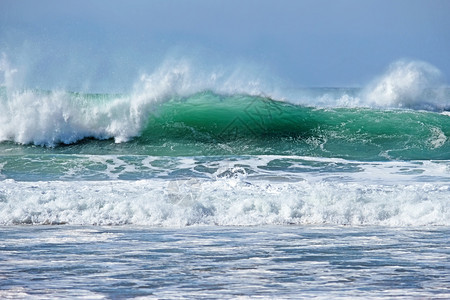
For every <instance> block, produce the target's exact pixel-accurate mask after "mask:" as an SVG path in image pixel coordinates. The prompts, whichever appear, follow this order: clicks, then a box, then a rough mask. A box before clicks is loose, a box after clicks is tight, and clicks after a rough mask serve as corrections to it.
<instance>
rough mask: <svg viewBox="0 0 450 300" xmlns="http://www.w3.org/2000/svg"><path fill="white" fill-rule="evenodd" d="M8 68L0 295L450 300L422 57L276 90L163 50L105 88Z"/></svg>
mask: <svg viewBox="0 0 450 300" xmlns="http://www.w3.org/2000/svg"><path fill="white" fill-rule="evenodd" d="M20 72H21V70H20V69H16V68H14V66H11V64H10V63H9V61H8V59H7V57H6V55H3V57H2V59H1V60H0V74H2V76H0V79H1V82H2V85H1V87H0V240H1V245H0V251H1V252H0V259H1V262H0V279H1V281H2V283H1V284H0V296H1V297H14V298H16V297H19V298H21V297H22V298H39V299H42V298H48V299H50V298H55V297H58V298H59V297H62V298H77V297H85V298H136V297H145V298H218V297H225V298H239V297H242V298H251V297H262V298H292V297H316V298H317V297H318V298H320V297H323V295H325V294H327V298H329V297H330V296H332V297H335V298H340V297H342V298H348V297H352V298H358V297H361V298H373V297H380V296H385V297H418V298H446V297H449V296H450V294H449V290H448V282H449V280H450V277H449V270H450V265H449V263H448V261H449V248H448V243H449V240H448V236H449V235H448V234H449V229H450V221H449V220H450V202H449V199H450V88H449V87H448V86H446V85H445V84H444V83H443V80H442V74H440V71H439V70H438V69H437V68H436V67H434V66H432V65H430V64H428V63H426V62H420V61H407V60H402V61H398V62H395V63H393V64H392V65H390V66H389V67H388V68H387V70H386V72H385V73H384V74H382V75H381V76H379V77H377V78H375V79H374V80H373V81H372V82H371V83H370V84H368V85H367V86H365V87H357V88H355V87H320V88H310V87H303V88H284V87H281V86H279V85H277V84H274V83H273V82H270V80H267V78H266V79H263V78H255V77H252V76H250V75H249V74H248V73H246V72H245V70H243V69H239V68H237V69H235V70H232V71H230V70H224V69H217V70H214V69H213V70H211V71H208V72H204V71H202V72H200V71H197V70H196V68H195V65H193V64H192V63H191V62H189V61H187V60H180V61H174V60H168V61H166V62H164V63H163V64H162V65H161V66H160V67H159V68H156V69H155V71H154V72H152V73H150V74H142V76H140V78H139V80H138V81H137V82H136V84H135V86H133V87H132V88H131V89H130V91H129V92H124V93H119V94H118V93H108V92H102V93H93V92H92V91H88V92H86V91H72V90H65V89H62V88H58V89H51V88H49V89H43V88H39V89H37V88H35V89H30V88H27V87H24V86H22V85H21V84H19V80H18V79H17V78H18V74H20ZM243 279H244V280H243ZM324 293H325V294H324Z"/></svg>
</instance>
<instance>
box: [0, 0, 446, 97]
mask: <svg viewBox="0 0 450 300" xmlns="http://www.w3.org/2000/svg"><path fill="white" fill-rule="evenodd" d="M449 15H450V1H448V0H440V1H439V0H423V1H417V0H386V1H385V0H375V1H371V0H364V1H361V0H347V1H338V0H329V1H325V0H311V1H301V0H292V1H287V0H284V1H283V0H273V1H268V0H254V1H252V0H239V1H238V0H223V1H222V0H216V1H214V0H203V1H199V0H198V1H183V0H178V1H175V0H164V1H163V0H160V1H156V0H154V1H138V0H132V1H111V0H97V1H91V0H89V1H79V0H77V1H70V0H69V1H21V0H1V1H0V52H1V53H3V54H4V55H6V57H7V59H8V61H9V62H10V64H11V65H14V66H15V67H17V68H18V70H19V71H21V72H22V75H21V78H22V80H23V81H24V82H26V83H27V84H29V85H34V86H40V85H43V86H46V87H50V86H51V85H53V84H54V85H56V86H58V85H60V84H63V83H62V82H63V81H70V82H71V83H70V84H68V83H67V82H65V83H64V84H66V85H69V86H71V87H72V88H77V87H81V86H82V85H83V84H85V83H86V81H89V82H90V83H89V86H90V88H91V89H105V88H107V87H108V86H112V85H114V86H116V87H117V89H119V90H120V89H126V87H127V86H131V85H132V83H133V81H134V80H135V79H136V78H137V76H138V75H139V73H142V72H149V73H151V72H152V70H153V69H154V68H155V67H156V66H158V65H159V64H160V63H161V62H162V61H163V60H164V59H165V58H167V57H179V58H181V57H183V58H188V59H193V60H194V61H195V62H196V63H198V68H199V70H201V69H202V68H205V66H211V65H214V64H219V65H220V64H224V65H236V66H237V65H240V64H251V65H254V66H259V67H261V68H262V69H264V70H266V71H268V72H269V73H271V74H274V75H276V76H277V77H279V78H282V79H283V80H285V81H286V82H287V83H289V84H290V85H294V86H358V85H364V84H365V83H366V82H367V81H369V80H370V79H372V78H373V77H374V76H376V75H378V74H380V73H382V72H383V71H384V70H385V69H386V67H387V66H388V65H389V64H390V63H391V62H394V61H396V60H398V59H404V58H406V59H412V60H422V61H426V62H428V63H430V64H432V65H434V66H436V67H437V68H438V69H440V70H441V71H442V72H443V74H444V76H445V77H446V78H447V82H448V78H449V76H450V17H449Z"/></svg>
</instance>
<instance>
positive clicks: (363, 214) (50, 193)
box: [0, 172, 450, 227]
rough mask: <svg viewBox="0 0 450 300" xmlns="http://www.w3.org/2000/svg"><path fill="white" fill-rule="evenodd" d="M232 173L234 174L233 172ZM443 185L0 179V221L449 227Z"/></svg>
mask: <svg viewBox="0 0 450 300" xmlns="http://www.w3.org/2000/svg"><path fill="white" fill-rule="evenodd" d="M236 174H239V172H236ZM449 193H450V186H449V185H448V184H436V183H413V184H396V185H383V184H366V183H364V182H345V181H338V182H334V181H331V182H327V181H317V182H312V181H299V182H275V181H264V180H262V181H258V180H253V181H252V180H250V181H249V180H247V179H245V176H234V177H225V178H219V179H217V180H203V179H186V180H177V181H170V182H169V183H167V181H164V180H141V181H131V182H130V181H101V182H89V181H87V182H86V181H81V182H79V181H71V182H61V181H53V182H16V181H13V180H4V181H0V212H1V215H0V224H61V223H68V224H97V225H105V224H137V225H151V226H169V227H172V226H176V227H178V226H187V225H195V224H203V225H239V226H242V225H244V226H245V225H261V224H346V225H388V226H423V225H446V226H448V225H450V222H449V220H450V206H449V202H448V195H449Z"/></svg>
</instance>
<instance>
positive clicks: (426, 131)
mask: <svg viewBox="0 0 450 300" xmlns="http://www.w3.org/2000/svg"><path fill="white" fill-rule="evenodd" d="M194 69H195V68H193V66H192V65H191V64H190V63H189V62H188V61H183V60H182V61H167V62H165V63H164V64H163V65H162V66H161V67H160V68H159V69H157V70H156V71H155V72H154V73H152V74H144V75H142V76H141V78H140V80H139V82H138V83H136V86H135V87H134V90H133V92H132V93H128V94H123V95H117V94H82V93H74V92H67V91H60V90H56V91H43V90H30V89H25V90H23V89H13V88H11V86H12V85H13V83H12V82H13V81H14V74H16V73H17V72H18V71H17V70H15V69H13V68H11V67H10V66H9V64H8V62H7V60H6V58H5V57H3V58H2V60H1V64H0V71H1V72H2V73H3V77H4V79H3V81H4V83H3V85H4V87H3V88H0V142H8V141H11V142H15V143H19V144H25V145H26V144H33V145H40V146H47V147H56V146H58V145H69V144H75V143H78V142H80V141H82V140H85V139H87V138H93V139H96V140H108V139H113V140H114V141H115V142H116V143H125V142H130V141H131V142H133V143H134V144H133V145H136V143H137V144H139V145H142V144H147V145H148V144H154V145H159V146H161V145H162V144H164V143H167V145H168V147H169V148H177V147H179V145H182V144H183V143H184V145H187V146H186V147H187V148H188V149H193V148H205V149H207V148H212V150H206V152H207V153H206V152H205V151H186V152H184V153H183V152H174V154H175V155H196V154H199V155H201V154H205V153H206V154H208V153H209V154H225V153H237V154H244V153H245V151H244V150H245V149H247V153H250V154H294V155H315V156H323V155H324V156H339V157H347V158H352V157H353V158H356V159H363V158H362V157H359V156H358V155H356V153H357V152H361V153H364V152H369V153H370V155H371V156H370V157H368V159H371V158H373V157H379V158H380V157H383V156H384V157H385V158H405V159H422V158H426V157H430V158H436V159H447V158H448V155H447V156H446V154H448V153H449V141H448V137H449V136H450V129H449V126H450V125H449V122H450V121H449V118H448V116H447V115H446V114H445V109H448V107H450V105H449V103H450V97H449V95H448V94H449V90H448V89H441V88H437V87H436V86H437V84H438V83H439V77H440V73H439V71H438V70H437V69H436V68H434V67H433V66H431V65H429V64H426V63H423V62H405V61H402V62H397V63H395V64H393V65H392V66H391V67H390V68H389V70H388V72H387V73H386V74H385V75H383V76H381V77H380V78H379V79H377V80H376V81H374V83H373V84H371V85H369V86H368V87H366V88H365V89H348V88H347V89H343V88H334V89H333V88H317V89H301V90H297V91H296V93H293V94H292V95H294V96H292V95H291V96H289V97H283V96H282V93H279V92H278V93H275V92H273V90H274V89H268V90H265V89H266V88H267V86H268V85H267V84H264V83H263V82H264V81H263V80H253V79H251V78H250V79H246V80H244V79H243V78H245V75H243V74H245V72H244V71H242V70H235V71H234V72H225V71H223V72H219V71H217V72H212V73H198V72H195V71H194ZM399 108H402V110H399ZM405 108H406V110H405ZM411 109H415V110H416V111H411ZM417 110H419V111H417ZM422 110H430V111H432V112H435V111H436V112H438V113H426V112H424V111H422ZM439 112H443V113H441V114H439ZM247 142H251V144H250V145H246V143H247ZM254 142H255V143H254ZM277 144H278V145H281V146H280V147H277V146H275V145H277ZM177 145H178V146H177ZM211 145H212V146H211ZM215 145H216V146H215ZM264 147H265V149H266V150H264V151H259V152H258V151H256V150H255V149H257V148H259V149H261V148H264ZM350 147H353V148H354V150H353V151H352V153H350V154H348V155H347V154H346V153H342V151H341V150H339V149H350ZM134 148H136V147H134ZM137 148H139V147H137ZM144 148H145V147H144ZM160 148H161V147H160ZM226 148H228V149H229V151H228V152H227V151H226ZM145 149H146V150H148V151H149V152H148V153H149V154H157V153H156V152H155V151H154V149H153V150H152V149H149V148H148V147H147V148H145ZM221 149H222V150H221ZM398 152H401V154H396V153H398ZM139 153H145V151H141V152H139ZM160 154H164V155H170V153H168V152H164V153H160Z"/></svg>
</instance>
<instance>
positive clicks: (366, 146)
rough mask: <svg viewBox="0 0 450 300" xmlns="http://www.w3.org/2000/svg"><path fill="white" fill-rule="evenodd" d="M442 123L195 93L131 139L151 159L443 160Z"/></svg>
mask: <svg viewBox="0 0 450 300" xmlns="http://www.w3.org/2000/svg"><path fill="white" fill-rule="evenodd" d="M449 134H450V118H449V117H448V116H446V115H442V114H438V113H431V112H423V111H412V110H374V109H368V108H326V109H325V108H321V109H318V108H311V107H301V106H295V105H292V104H288V103H284V102H279V101H274V100H271V99H268V98H263V97H253V96H219V95H215V94H211V93H201V94H197V95H195V96H192V97H189V98H179V99H173V100H171V101H169V102H166V103H164V104H162V105H161V106H160V107H159V108H158V109H157V110H156V111H155V112H154V114H153V115H151V116H150V117H149V120H148V123H147V125H146V127H145V130H144V131H143V132H142V134H141V136H140V137H138V138H137V139H136V140H134V141H133V143H134V144H135V146H136V147H138V148H139V147H142V148H143V149H145V150H144V151H148V153H151V154H163V155H228V154H233V155H245V154H277V155H308V156H321V157H342V158H348V159H360V160H361V159H362V160H373V159H448V158H450V143H449V140H448V138H447V137H448V136H449Z"/></svg>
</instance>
